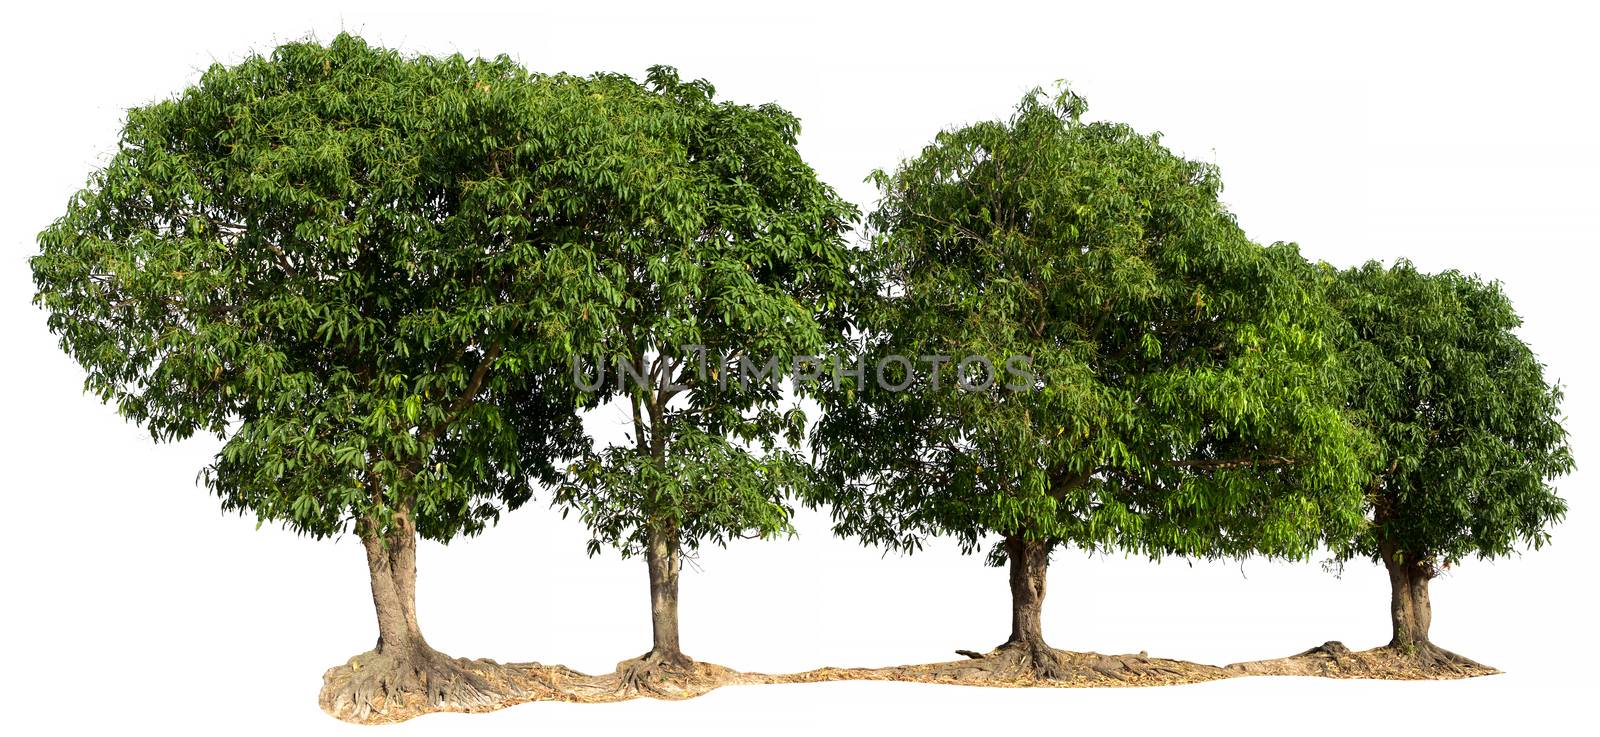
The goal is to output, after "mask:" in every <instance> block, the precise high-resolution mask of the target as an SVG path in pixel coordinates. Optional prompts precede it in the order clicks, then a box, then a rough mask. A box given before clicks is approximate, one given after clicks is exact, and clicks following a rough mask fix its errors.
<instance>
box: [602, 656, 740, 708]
mask: <svg viewBox="0 0 1600 737" xmlns="http://www.w3.org/2000/svg"><path fill="white" fill-rule="evenodd" d="M739 675H740V674H739V673H738V672H737V671H734V670H731V669H728V668H724V667H722V666H720V665H711V664H709V663H697V662H695V661H693V660H691V659H689V658H688V657H687V656H685V655H683V654H682V653H663V652H658V651H655V650H652V651H650V652H648V653H645V654H644V655H641V656H639V657H637V658H633V659H632V660H624V661H622V662H621V663H618V664H617V672H616V688H617V690H619V691H621V692H622V693H623V694H625V695H641V696H651V697H654V698H658V699H686V698H690V697H694V696H699V695H701V694H704V693H705V692H707V691H710V690H712V689H715V688H717V687H718V686H721V685H723V684H725V683H728V682H730V681H735V680H737V679H738V677H739Z"/></svg>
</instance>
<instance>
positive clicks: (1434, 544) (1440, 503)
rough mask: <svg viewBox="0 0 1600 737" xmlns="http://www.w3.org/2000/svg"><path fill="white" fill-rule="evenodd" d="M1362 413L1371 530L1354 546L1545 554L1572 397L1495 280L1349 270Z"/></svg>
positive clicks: (1566, 454) (1565, 458) (1338, 290)
mask: <svg viewBox="0 0 1600 737" xmlns="http://www.w3.org/2000/svg"><path fill="white" fill-rule="evenodd" d="M1333 283H1334V287H1333V290H1334V292H1333V293H1334V294H1335V299H1336V301H1337V304H1338V305H1339V308H1340V310H1341V312H1342V313H1343V314H1344V316H1345V318H1346V319H1347V320H1349V322H1350V324H1351V328H1352V330H1353V332H1352V334H1351V342H1350V344H1349V345H1348V346H1347V347H1346V351H1345V354H1346V360H1347V361H1349V363H1350V364H1351V366H1352V368H1353V369H1354V375H1355V376H1357V377H1359V380H1358V381H1357V382H1356V383H1355V384H1354V385H1353V387H1352V391H1351V394H1350V404H1351V407H1352V408H1353V409H1354V410H1356V411H1357V412H1358V413H1359V417H1360V420H1361V422H1362V423H1363V424H1364V425H1366V426H1367V427H1368V428H1370V430H1371V433H1372V435H1373V436H1374V437H1375V438H1376V440H1377V445H1378V451H1377V452H1378V455H1377V460H1376V462H1375V463H1374V466H1375V467H1376V469H1377V473H1376V475H1375V477H1374V478H1373V480H1372V484H1371V488H1370V497H1369V500H1368V501H1369V504H1370V505H1371V507H1372V517H1373V524H1372V526H1371V527H1370V528H1369V529H1367V530H1366V534H1364V535H1363V536H1361V537H1360V545H1359V547H1358V548H1356V549H1355V551H1354V552H1359V553H1360V554H1363V555H1367V556H1370V557H1372V558H1374V559H1378V558H1379V557H1380V549H1381V548H1383V547H1385V546H1387V547H1389V548H1390V550H1389V553H1388V554H1389V555H1391V556H1392V555H1396V554H1397V555H1399V556H1401V557H1403V558H1409V559H1417V560H1425V561H1427V562H1428V563H1429V565H1442V566H1447V565H1451V564H1454V563H1457V562H1459V561H1461V560H1462V559H1463V558H1466V557H1469V556H1477V557H1482V558H1494V557H1500V556H1504V555H1507V554H1510V553H1511V552H1513V551H1514V550H1515V549H1516V548H1517V546H1518V545H1519V544H1527V545H1531V546H1533V547H1535V548H1537V547H1540V546H1542V545H1543V544H1544V543H1545V542H1546V541H1547V540H1548V539H1549V533H1548V532H1547V529H1548V527H1549V526H1550V525H1551V524H1553V523H1555V522H1557V521H1559V520H1560V519H1561V517H1562V515H1563V514H1564V513H1565V512H1566V509H1567V505H1566V503H1565V502H1564V501H1563V500H1562V499H1561V498H1560V497H1558V496H1556V494H1555V492H1554V490H1553V489H1552V488H1551V487H1550V484H1549V481H1550V480H1551V479H1553V478H1554V477H1556V476H1560V475H1562V474H1565V473H1567V472H1569V471H1571V470H1572V453H1571V450H1570V449H1569V448H1568V447H1567V442H1566V437H1567V436H1566V431H1565V430H1564V429H1563V428H1562V426H1561V423H1560V420H1561V409H1560V401H1561V390H1560V388H1559V387H1558V386H1556V385H1554V384H1552V383H1551V382H1549V381H1548V380H1546V378H1545V376H1544V367H1543V366H1542V365H1541V364H1540V363H1539V361H1538V358H1537V357H1536V356H1534V354H1533V351H1532V350H1530V349H1529V348H1528V346H1527V344H1525V343H1524V342H1523V341H1522V340H1521V339H1520V338H1519V337H1518V336H1517V334H1516V329H1517V328H1518V327H1519V326H1520V325H1521V324H1522V321H1521V319H1520V318H1518V317H1517V314H1516V312H1515V310H1514V309H1513V308H1512V305H1511V302H1510V300H1509V299H1508V298H1507V297H1506V295H1505V292H1504V291H1503V290H1502V289H1501V288H1500V286H1499V285H1498V284H1494V283H1488V282H1484V281H1483V280H1481V279H1478V278H1475V277H1471V276H1467V275H1463V274H1461V273H1459V272H1455V271H1446V272H1442V273H1438V274H1427V273H1423V272H1420V271H1418V270H1417V269H1416V267H1415V266H1413V265H1412V264H1411V263H1409V262H1406V261H1400V262H1398V263H1396V264H1395V265H1394V266H1393V267H1391V268H1385V267H1383V266H1382V265H1380V264H1377V263H1369V264H1367V265H1365V266H1362V267H1360V268H1356V269H1350V270H1347V271H1342V272H1338V274H1337V275H1336V276H1335V277H1334V278H1333Z"/></svg>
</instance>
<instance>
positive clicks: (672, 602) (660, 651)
mask: <svg viewBox="0 0 1600 737" xmlns="http://www.w3.org/2000/svg"><path fill="white" fill-rule="evenodd" d="M645 562H646V564H647V566H648V568H649V571H650V626H651V634H652V636H653V642H652V645H651V648H650V656H651V657H653V658H654V659H656V660H658V661H662V662H663V664H668V665H687V664H688V663H689V658H688V657H686V656H685V655H684V654H683V649H682V647H681V645H680V644H679V641H678V572H679V570H680V569H681V567H682V556H681V555H679V549H678V535H677V532H676V531H675V530H671V529H666V530H657V531H655V532H652V533H651V535H650V543H649V546H648V548H647V549H646V551H645Z"/></svg>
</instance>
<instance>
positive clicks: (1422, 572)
mask: <svg viewBox="0 0 1600 737" xmlns="http://www.w3.org/2000/svg"><path fill="white" fill-rule="evenodd" d="M1378 552H1379V555H1381V556H1382V557H1383V565H1384V567H1385V568H1387V569H1388V571H1389V619H1390V622H1391V623H1392V624H1393V627H1394V635H1393V638H1392V639H1390V641H1389V646H1390V647H1395V648H1400V649H1403V650H1407V651H1411V652H1415V651H1418V650H1423V649H1426V648H1427V647H1428V646H1429V644H1430V643H1429V640H1428V628H1429V626H1430V625H1431V624H1432V623H1433V606H1432V605H1431V604H1430V603H1429V602H1428V581H1429V580H1430V579H1432V578H1433V564H1432V561H1431V560H1429V559H1427V558H1425V557H1423V556H1420V555H1415V554H1409V553H1404V552H1402V551H1400V550H1399V548H1398V547H1397V546H1395V545H1394V544H1393V543H1391V542H1388V541H1384V542H1382V543H1380V544H1379V546H1378Z"/></svg>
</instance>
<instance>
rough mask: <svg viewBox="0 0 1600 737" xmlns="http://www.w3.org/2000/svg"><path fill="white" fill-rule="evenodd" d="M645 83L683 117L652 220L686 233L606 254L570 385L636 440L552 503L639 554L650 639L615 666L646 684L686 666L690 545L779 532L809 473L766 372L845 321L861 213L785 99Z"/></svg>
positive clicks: (674, 81) (788, 362) (701, 85)
mask: <svg viewBox="0 0 1600 737" xmlns="http://www.w3.org/2000/svg"><path fill="white" fill-rule="evenodd" d="M646 84H647V86H648V90H649V92H650V93H651V94H653V95H655V96H656V97H657V98H658V99H660V100H662V101H663V102H664V103H665V104H667V105H668V106H669V107H670V108H671V109H672V111H673V113H672V114H673V115H675V116H676V119H677V120H678V121H679V123H680V125H679V126H678V127H677V128H676V130H677V133H676V134H675V136H674V137H673V138H672V143H671V146H670V147H664V148H663V150H664V151H666V150H668V149H670V156H673V157H676V158H675V160H674V161H675V164H674V166H675V167H677V170H678V171H679V172H680V173H681V174H682V176H683V179H682V180H681V183H682V185H683V191H684V192H685V193H686V194H687V197H688V200H687V204H686V206H684V207H682V208H679V209H676V210H666V209H663V211H662V213H661V216H660V217H659V218H654V219H652V222H681V224H683V226H684V227H682V228H681V230H684V231H688V232H689V233H691V235H690V236H689V237H682V236H680V235H678V234H677V233H676V232H667V233H659V234H656V233H654V232H653V231H651V230H650V229H649V228H648V226H644V227H643V228H641V230H639V231H638V232H640V233H645V234H648V237H640V238H636V239H634V240H632V241H629V242H627V243H623V244H619V247H617V248H616V249H614V250H613V251H611V252H610V253H607V254H604V255H603V256H602V257H601V258H600V260H599V267H598V269H599V271H600V272H602V273H604V274H606V275H607V276H608V277H609V278H611V279H613V280H614V282H613V284H612V286H611V295H612V297H614V298H608V299H597V300H596V302H595V303H594V304H592V305H588V306H585V307H584V308H583V309H582V312H583V313H584V314H592V315H597V316H598V317H596V319H597V320H599V321H600V322H602V323H604V324H605V325H607V326H608V329H609V332H607V333H606V335H605V336H604V339H603V340H601V341H599V342H597V343H596V344H594V345H593V346H591V347H592V352H593V355H594V356H595V357H596V360H595V361H594V362H593V366H590V367H588V368H587V369H584V370H583V373H584V378H582V379H580V381H584V382H587V381H589V380H596V381H597V382H599V383H597V385H596V386H594V387H593V389H594V391H593V392H592V393H591V394H590V395H589V397H590V399H592V400H593V401H595V402H604V401H610V400H613V399H615V400H618V402H619V403H620V404H622V405H623V406H625V408H626V410H627V417H628V419H627V428H628V435H629V437H628V438H627V439H626V441H625V442H623V443H621V444H616V445H611V446H608V447H604V448H601V449H599V450H597V451H596V452H595V453H594V454H593V455H592V456H590V457H589V458H588V459H586V460H585V461H583V462H581V463H578V464H575V465H574V466H573V468H572V473H571V475H570V477H569V480H568V483H567V484H566V486H565V487H564V488H563V490H562V492H561V493H560V497H559V499H560V501H561V502H562V503H563V504H564V505H566V507H567V508H568V509H573V510H577V511H578V512H579V514H580V515H581V517H582V518H583V520H584V521H585V522H586V523H587V524H588V526H589V527H590V529H591V530H592V532H593V535H594V537H593V539H592V540H591V542H590V554H591V555H593V554H597V553H598V552H599V550H600V549H601V547H602V546H603V545H610V546H614V547H616V548H617V549H618V550H619V551H621V553H622V554H623V555H624V556H633V555H642V556H644V558H645V562H646V567H647V569H648V572H649V590H650V612H651V621H652V635H653V644H652V646H651V649H650V651H649V652H648V653H646V654H645V655H643V656H641V657H640V658H638V659H635V660H632V661H628V662H625V663H623V664H622V665H621V666H620V668H619V670H620V671H621V672H622V674H623V676H624V685H625V687H633V688H646V689H654V688H657V686H658V684H660V683H662V682H670V681H675V680H682V679H683V678H685V677H688V676H692V675H693V674H694V667H693V666H694V663H693V661H691V660H690V659H689V658H688V657H687V656H685V655H684V654H683V651H682V647H681V643H680V638H679V627H678V578H679V572H680V569H681V565H682V560H683V557H684V555H685V554H686V553H692V552H693V551H694V550H696V549H697V548H698V546H699V545H700V544H702V542H706V541H709V542H712V543H715V544H719V545H722V544H726V543H727V542H728V541H729V540H730V539H733V538H737V537H748V536H757V537H763V538H765V537H770V536H773V535H777V534H781V533H784V532H788V531H789V530H790V525H789V516H790V509H789V506H788V504H787V502H786V499H787V498H788V496H789V495H791V494H792V493H794V492H795V491H796V489H797V488H799V487H801V486H803V485H805V484H806V483H807V482H808V481H809V479H810V477H811V476H810V469H809V465H808V464H807V463H805V461H804V459H803V458H802V457H800V456H799V455H798V454H797V453H795V452H794V450H793V447H794V444H795V443H797V442H799V439H800V434H801V432H802V431H803V429H804V423H805V417H804V415H803V414H802V413H801V412H800V411H799V410H798V408H797V407H796V406H795V405H794V404H793V402H788V401H786V400H785V396H784V393H783V389H782V386H781V385H780V384H779V383H778V382H776V381H770V380H766V379H768V378H775V377H776V376H777V375H778V374H780V373H783V372H785V369H784V368H783V367H792V366H793V365H794V362H795V359H796V358H797V357H801V356H808V355H812V354H816V353H819V352H820V351H821V349H822V348H823V347H824V346H825V345H828V344H830V343H831V342H833V341H834V340H835V338H834V337H832V336H837V335H840V334H842V333H843V330H844V328H845V322H844V317H843V300H844V297H843V295H844V294H845V293H846V290H847V289H848V288H849V287H850V281H849V273H850V272H849V265H850V258H851V253H850V251H849V249H848V248H847V247H846V244H845V241H844V234H845V233H846V231H847V230H848V228H849V226H850V224H851V223H852V221H853V219H854V217H855V212H854V210H853V208H852V207H851V206H850V205H848V204H847V203H845V202H844V201H842V200H841V199H840V198H839V197H838V196H837V195H836V194H835V193H834V191H833V190H832V189H831V188H829V187H828V186H827V185H825V184H823V183H822V182H820V181H819V180H818V179H817V177H816V175H815V173H814V172H813V171H812V170H811V168H810V167H809V166H807V165H806V163H805V162H804V160H803V159H802V158H801V156H800V154H799V152H798V151H797V150H796V148H795V145H796V138H797V135H798V132H799V123H798V121H797V120H796V119H795V117H794V116H793V115H792V114H790V113H789V112H788V111H786V110H784V109H782V108H780V107H778V106H776V105H771V104H768V105H762V106H759V107H752V106H747V105H739V104H735V103H732V102H726V101H717V100H716V99H715V91H714V89H713V88H712V87H711V85H710V84H708V83H706V82H705V81H703V80H702V81H694V82H686V81H683V80H680V79H679V77H678V75H677V74H676V72H675V71H674V70H672V69H671V68H668V67H654V68H652V69H651V70H650V74H649V76H648V79H647V82H646ZM675 219H676V220H675ZM598 296H600V297H605V296H606V295H603V294H602V295H598ZM579 368H580V369H583V367H579ZM602 378H603V381H600V380H601V379H602Z"/></svg>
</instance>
